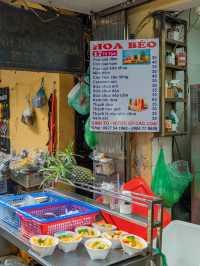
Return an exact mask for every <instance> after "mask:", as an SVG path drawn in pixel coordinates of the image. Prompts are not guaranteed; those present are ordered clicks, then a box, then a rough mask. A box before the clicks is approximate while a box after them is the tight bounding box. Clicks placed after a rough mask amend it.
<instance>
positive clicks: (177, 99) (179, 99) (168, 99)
mask: <svg viewBox="0 0 200 266" xmlns="http://www.w3.org/2000/svg"><path fill="white" fill-rule="evenodd" d="M165 102H167V103H176V102H180V103H186V102H187V100H186V99H184V98H165Z"/></svg>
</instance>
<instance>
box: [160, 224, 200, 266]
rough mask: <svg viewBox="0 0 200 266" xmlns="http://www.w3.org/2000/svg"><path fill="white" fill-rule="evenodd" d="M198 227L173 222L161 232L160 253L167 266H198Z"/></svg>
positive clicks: (199, 228) (199, 256) (199, 261)
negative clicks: (165, 258)
mask: <svg viewBox="0 0 200 266" xmlns="http://www.w3.org/2000/svg"><path fill="white" fill-rule="evenodd" d="M199 239H200V226H199V225H196V224H191V223H186V222H182V221H173V222H171V223H170V224H169V225H168V226H167V227H166V228H165V229H164V230H163V240H162V252H163V253H164V254H165V256H166V257H167V264H168V265H169V266H198V265H200V252H199Z"/></svg>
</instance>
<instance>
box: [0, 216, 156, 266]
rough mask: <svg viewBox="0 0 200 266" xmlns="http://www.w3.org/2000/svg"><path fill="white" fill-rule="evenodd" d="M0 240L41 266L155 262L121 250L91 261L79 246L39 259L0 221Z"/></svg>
mask: <svg viewBox="0 0 200 266" xmlns="http://www.w3.org/2000/svg"><path fill="white" fill-rule="evenodd" d="M1 238H3V239H6V240H7V241H8V242H10V243H12V244H13V245H15V246H16V247H18V248H19V249H21V250H24V251H26V252H27V253H28V254H29V255H30V256H31V257H32V258H33V259H34V260H35V261H37V262H38V263H39V264H41V265H42V266H65V265H66V266H68V265H69V266H110V265H116V266H148V265H150V264H149V262H150V261H151V260H154V261H155V260H156V258H157V256H155V254H154V256H152V257H151V256H145V257H143V256H137V257H132V256H129V255H127V254H125V253H124V252H123V251H122V250H120V249H119V250H112V251H111V252H110V254H109V256H108V257H107V259H106V260H104V261H92V260H91V259H90V258H89V255H88V254H87V251H86V249H85V247H84V246H83V245H82V244H81V245H80V246H79V248H78V249H77V251H75V252H71V253H68V254H65V253H63V252H62V251H60V250H58V249H57V250H56V251H55V253H54V254H53V255H52V256H49V257H45V258H41V257H40V256H39V255H38V254H36V253H35V252H33V251H32V250H31V249H30V245H29V242H28V240H27V239H25V238H23V237H22V236H21V235H20V233H19V232H17V231H16V230H14V229H13V228H12V227H10V226H8V225H7V224H6V223H4V222H2V221H0V244H1Z"/></svg>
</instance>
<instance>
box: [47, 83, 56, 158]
mask: <svg viewBox="0 0 200 266" xmlns="http://www.w3.org/2000/svg"><path fill="white" fill-rule="evenodd" d="M54 87H55V83H54ZM48 105H49V114H48V116H49V121H48V127H49V141H48V144H47V145H48V151H49V154H55V152H56V145H57V142H56V108H57V98H56V90H55V89H54V90H53V93H51V95H50V97H49V101H48Z"/></svg>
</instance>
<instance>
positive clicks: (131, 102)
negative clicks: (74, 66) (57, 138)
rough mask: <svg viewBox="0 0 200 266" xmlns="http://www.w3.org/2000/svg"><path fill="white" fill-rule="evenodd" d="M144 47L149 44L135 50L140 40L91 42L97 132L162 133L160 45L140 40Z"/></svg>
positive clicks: (93, 113) (93, 126)
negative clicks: (160, 117) (160, 125)
mask: <svg viewBox="0 0 200 266" xmlns="http://www.w3.org/2000/svg"><path fill="white" fill-rule="evenodd" d="M141 43H142V44H143V45H145V43H146V47H144V48H138V47H135V46H136V45H137V40H135V41H134V43H133V42H132V43H131V44H130V43H129V41H112V42H111V43H106V42H91V52H90V58H91V63H90V71H91V72H90V74H91V75H90V76H91V97H90V99H91V129H92V130H93V131H102V132H113V131H115V132H157V131H158V130H159V55H158V41H157V40H156V39H153V40H152V41H151V42H150V41H148V42H147V41H142V42H141V40H140V45H141ZM138 45H139V42H138ZM148 45H149V47H148ZM152 46H153V47H152ZM129 47H131V48H129ZM133 47H135V48H133Z"/></svg>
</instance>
